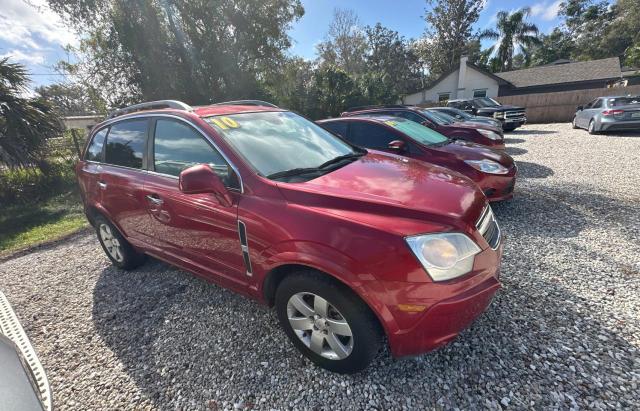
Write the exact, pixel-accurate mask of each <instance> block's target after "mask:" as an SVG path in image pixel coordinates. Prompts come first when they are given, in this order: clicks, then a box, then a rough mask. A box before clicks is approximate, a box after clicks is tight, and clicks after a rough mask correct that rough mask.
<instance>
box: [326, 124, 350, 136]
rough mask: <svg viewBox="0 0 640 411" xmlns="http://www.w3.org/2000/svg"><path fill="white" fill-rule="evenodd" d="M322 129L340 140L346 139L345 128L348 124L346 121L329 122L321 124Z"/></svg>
mask: <svg viewBox="0 0 640 411" xmlns="http://www.w3.org/2000/svg"><path fill="white" fill-rule="evenodd" d="M322 127H323V128H324V129H326V130H327V131H330V132H332V133H333V134H336V135H338V136H340V137H342V138H347V128H348V127H349V123H347V122H346V121H331V122H329V123H323V124H322Z"/></svg>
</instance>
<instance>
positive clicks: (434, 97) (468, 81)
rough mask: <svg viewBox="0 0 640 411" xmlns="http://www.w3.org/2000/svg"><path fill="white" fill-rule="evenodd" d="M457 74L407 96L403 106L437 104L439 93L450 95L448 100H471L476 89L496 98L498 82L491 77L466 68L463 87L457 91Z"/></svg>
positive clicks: (455, 72) (452, 74)
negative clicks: (483, 90)
mask: <svg viewBox="0 0 640 411" xmlns="http://www.w3.org/2000/svg"><path fill="white" fill-rule="evenodd" d="M458 72H459V70H456V71H454V72H453V73H451V74H449V75H448V76H447V77H445V78H444V79H442V81H440V82H439V83H438V84H436V85H435V86H434V87H432V88H430V89H426V90H422V91H419V92H417V93H414V94H409V95H408V96H406V97H405V98H404V99H403V101H404V104H420V103H425V102H437V101H438V95H439V94H440V93H450V96H451V97H450V98H451V99H454V98H472V97H473V91H474V90H478V89H487V97H497V96H498V82H497V81H496V80H494V79H492V78H491V77H489V76H487V75H486V74H483V73H481V72H479V71H477V70H475V69H474V68H472V67H468V66H467V72H466V76H465V77H466V78H465V82H464V83H465V84H464V85H465V87H464V89H462V90H458Z"/></svg>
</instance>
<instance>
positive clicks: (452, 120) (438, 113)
mask: <svg viewBox="0 0 640 411" xmlns="http://www.w3.org/2000/svg"><path fill="white" fill-rule="evenodd" d="M430 111H431V112H432V113H433V114H434V115H435V116H437V117H439V118H441V119H442V121H446V122H447V123H448V124H451V123H455V122H457V121H460V120H458V119H457V118H455V117H453V116H452V115H450V114H447V113H445V112H444V111H438V110H430Z"/></svg>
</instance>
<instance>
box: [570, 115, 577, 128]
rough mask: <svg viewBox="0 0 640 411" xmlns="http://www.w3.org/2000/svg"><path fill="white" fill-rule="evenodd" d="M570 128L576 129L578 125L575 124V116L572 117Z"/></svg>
mask: <svg viewBox="0 0 640 411" xmlns="http://www.w3.org/2000/svg"><path fill="white" fill-rule="evenodd" d="M571 127H572V128H574V129H576V128H578V125H577V124H576V118H575V116H574V117H573V121H572V122H571Z"/></svg>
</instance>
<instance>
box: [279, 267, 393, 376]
mask: <svg viewBox="0 0 640 411" xmlns="http://www.w3.org/2000/svg"><path fill="white" fill-rule="evenodd" d="M299 293H310V294H314V295H315V296H320V297H322V298H323V299H325V300H326V301H327V302H328V303H329V305H330V307H331V309H333V308H335V310H337V311H336V312H338V314H339V315H340V316H341V317H342V318H343V319H344V321H346V323H347V324H348V326H349V327H350V330H351V333H352V336H351V337H346V338H347V340H349V338H352V340H349V341H352V344H353V345H352V349H351V352H350V353H349V354H348V355H347V356H346V358H342V359H330V358H326V357H324V356H322V355H320V354H317V353H316V352H314V351H312V350H311V348H309V347H308V346H307V345H306V344H305V343H304V342H303V341H302V340H301V338H300V337H298V335H297V334H296V332H295V331H294V329H293V327H292V326H291V323H290V322H289V314H288V308H287V307H288V304H289V300H290V299H291V297H293V296H294V295H296V294H298V295H299ZM313 298H315V297H313ZM275 308H276V312H277V315H278V320H279V321H280V325H281V326H282V328H283V329H284V331H285V333H286V334H287V336H288V337H289V339H290V340H291V341H292V342H293V344H294V345H295V346H296V348H298V350H300V352H302V354H303V355H304V356H305V357H307V358H309V359H310V360H311V361H312V362H314V363H315V364H317V365H319V366H320V367H322V368H325V369H327V370H329V371H333V372H337V373H341V374H352V373H356V372H358V371H362V370H363V369H365V368H366V367H367V366H368V365H369V364H370V363H371V361H372V360H373V359H374V357H375V356H376V354H377V353H378V351H379V350H380V346H381V342H382V331H381V329H380V326H379V323H378V321H377V319H376V317H375V315H374V314H373V313H372V312H371V310H370V309H369V307H368V306H367V305H366V304H365V303H364V302H363V301H362V300H361V299H360V298H359V297H358V296H357V295H356V294H355V293H354V292H352V291H351V290H349V289H348V287H346V286H345V285H343V284H340V283H338V282H337V281H335V280H333V279H332V278H330V277H328V276H327V275H325V274H322V273H320V272H317V271H314V270H303V271H299V272H296V273H294V274H291V275H289V276H287V277H286V278H284V279H283V280H282V282H281V283H280V285H279V286H278V289H277V290H276V298H275ZM314 327H315V326H314ZM315 329H317V328H314V330H315ZM314 332H315V331H314ZM341 338H343V337H341ZM322 344H324V346H326V347H327V349H329V348H330V347H329V344H328V340H327V341H325V340H323V343H322Z"/></svg>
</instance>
